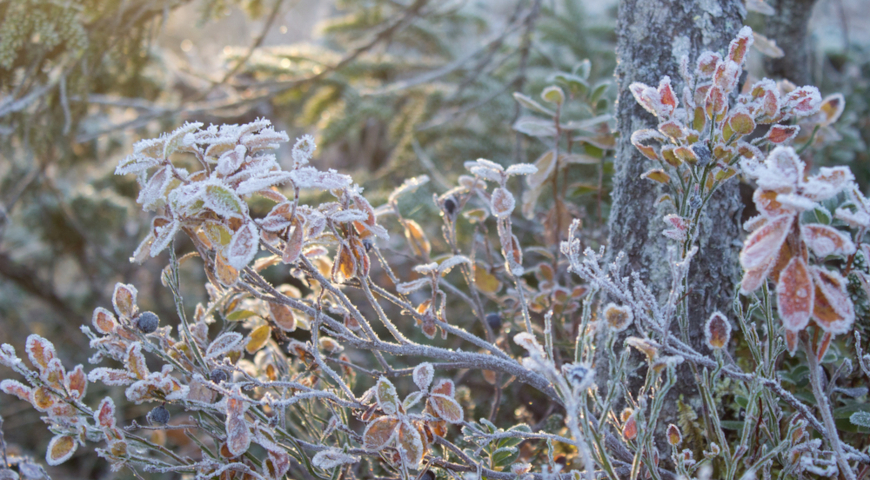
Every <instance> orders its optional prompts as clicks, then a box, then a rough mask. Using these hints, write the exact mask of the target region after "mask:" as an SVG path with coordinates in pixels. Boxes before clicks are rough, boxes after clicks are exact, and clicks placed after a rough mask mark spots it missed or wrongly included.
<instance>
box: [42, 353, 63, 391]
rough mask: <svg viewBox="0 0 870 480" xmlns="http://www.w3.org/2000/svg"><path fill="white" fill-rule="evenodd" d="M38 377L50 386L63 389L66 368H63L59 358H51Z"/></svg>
mask: <svg viewBox="0 0 870 480" xmlns="http://www.w3.org/2000/svg"><path fill="white" fill-rule="evenodd" d="M39 377H40V378H41V379H42V380H43V381H44V382H45V383H47V384H49V385H50V386H51V387H53V388H56V389H58V390H63V385H64V384H65V383H66V370H64V368H63V363H61V361H60V359H58V358H52V359H51V361H49V362H48V367H47V368H46V369H45V370H43V371H42V372H41V374H40V376H39Z"/></svg>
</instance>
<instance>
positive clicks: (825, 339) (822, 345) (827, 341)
mask: <svg viewBox="0 0 870 480" xmlns="http://www.w3.org/2000/svg"><path fill="white" fill-rule="evenodd" d="M833 338H834V335H832V334H831V332H825V333H824V335H822V338H821V340H819V344H818V346H816V359H817V360H818V361H820V362H821V361H822V359H823V358H825V353H827V351H828V347H830V346H831V340H832V339H833Z"/></svg>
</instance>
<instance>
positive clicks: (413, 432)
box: [398, 421, 424, 469]
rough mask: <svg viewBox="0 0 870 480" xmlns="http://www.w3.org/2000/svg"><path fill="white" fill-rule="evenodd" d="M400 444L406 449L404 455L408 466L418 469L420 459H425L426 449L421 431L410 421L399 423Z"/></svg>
mask: <svg viewBox="0 0 870 480" xmlns="http://www.w3.org/2000/svg"><path fill="white" fill-rule="evenodd" d="M398 444H399V446H400V447H401V448H403V449H404V450H405V452H404V457H405V459H406V460H407V462H408V465H407V466H408V467H410V468H414V469H416V468H417V465H419V464H420V460H422V459H423V450H424V446H423V438H422V437H421V436H420V432H418V431H417V429H416V428H414V426H413V425H411V424H410V423H409V422H406V421H403V422H402V423H401V424H400V425H399V436H398Z"/></svg>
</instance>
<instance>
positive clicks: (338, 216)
mask: <svg viewBox="0 0 870 480" xmlns="http://www.w3.org/2000/svg"><path fill="white" fill-rule="evenodd" d="M329 218H330V219H332V221H333V222H335V223H350V222H364V221H366V219H368V215H367V214H366V213H365V212H363V211H361V210H357V209H355V208H349V209H346V210H339V211H337V212H333V213H332V214H330V215H329Z"/></svg>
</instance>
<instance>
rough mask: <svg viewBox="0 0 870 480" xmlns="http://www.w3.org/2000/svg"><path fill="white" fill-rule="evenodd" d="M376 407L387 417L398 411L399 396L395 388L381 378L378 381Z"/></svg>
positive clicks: (384, 378)
mask: <svg viewBox="0 0 870 480" xmlns="http://www.w3.org/2000/svg"><path fill="white" fill-rule="evenodd" d="M377 395H378V406H380V407H381V410H383V411H384V413H386V414H387V415H392V414H394V413H396V412H397V411H398V410H399V395H398V394H397V393H396V387H394V386H393V384H392V383H391V382H390V381H389V380H387V379H386V377H381V378H379V379H378V388H377Z"/></svg>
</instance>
